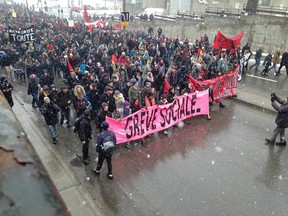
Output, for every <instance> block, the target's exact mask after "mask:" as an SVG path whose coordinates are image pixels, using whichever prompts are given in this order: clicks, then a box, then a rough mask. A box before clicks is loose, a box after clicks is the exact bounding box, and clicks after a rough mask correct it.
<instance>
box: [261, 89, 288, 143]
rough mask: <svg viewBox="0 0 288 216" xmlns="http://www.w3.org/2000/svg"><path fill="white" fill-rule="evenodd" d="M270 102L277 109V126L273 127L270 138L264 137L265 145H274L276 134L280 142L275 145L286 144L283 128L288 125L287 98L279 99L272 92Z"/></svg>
mask: <svg viewBox="0 0 288 216" xmlns="http://www.w3.org/2000/svg"><path fill="white" fill-rule="evenodd" d="M271 102H272V106H273V108H274V109H275V110H277V111H278V115H277V118H276V120H275V123H276V124H277V127H276V128H275V129H274V131H273V135H272V137H271V138H270V139H265V141H266V145H274V144H275V141H276V139H277V137H278V135H280V142H276V145H278V146H286V140H285V128H287V127H288V98H286V100H281V99H280V98H279V97H278V96H277V95H276V94H275V93H272V94H271ZM278 103H279V104H280V106H279V105H278Z"/></svg>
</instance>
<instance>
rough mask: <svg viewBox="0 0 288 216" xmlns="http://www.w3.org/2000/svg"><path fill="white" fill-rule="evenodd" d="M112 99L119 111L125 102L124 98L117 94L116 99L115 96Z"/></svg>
mask: <svg viewBox="0 0 288 216" xmlns="http://www.w3.org/2000/svg"><path fill="white" fill-rule="evenodd" d="M113 97H114V100H115V106H116V109H121V108H122V107H123V103H124V102H125V98H124V97H123V94H122V93H119V95H118V96H117V97H116V96H115V95H114V96H113Z"/></svg>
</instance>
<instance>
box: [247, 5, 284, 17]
mask: <svg viewBox="0 0 288 216" xmlns="http://www.w3.org/2000/svg"><path fill="white" fill-rule="evenodd" d="M243 10H244V11H245V12H247V13H250V12H252V10H251V9H249V8H247V4H244V5H243ZM255 13H256V14H258V15H270V16H282V17H288V7H280V6H258V7H257V8H256V10H255Z"/></svg>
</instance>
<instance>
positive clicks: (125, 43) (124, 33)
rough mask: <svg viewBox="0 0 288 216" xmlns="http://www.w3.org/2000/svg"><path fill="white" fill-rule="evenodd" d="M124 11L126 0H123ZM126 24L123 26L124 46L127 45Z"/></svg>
mask: <svg viewBox="0 0 288 216" xmlns="http://www.w3.org/2000/svg"><path fill="white" fill-rule="evenodd" d="M123 12H126V0H123ZM126 31H127V29H126V26H123V46H124V48H126V47H127V40H126Z"/></svg>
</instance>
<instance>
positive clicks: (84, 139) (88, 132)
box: [77, 109, 92, 164]
mask: <svg viewBox="0 0 288 216" xmlns="http://www.w3.org/2000/svg"><path fill="white" fill-rule="evenodd" d="M80 118H81V120H80V123H79V130H78V136H79V139H80V141H81V143H82V157H81V156H80V155H77V156H78V157H81V158H82V162H83V163H84V164H89V163H90V161H89V160H88V157H89V140H90V139H92V127H91V118H90V110H89V109H86V110H85V111H84V112H83V114H82V116H81V117H80Z"/></svg>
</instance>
